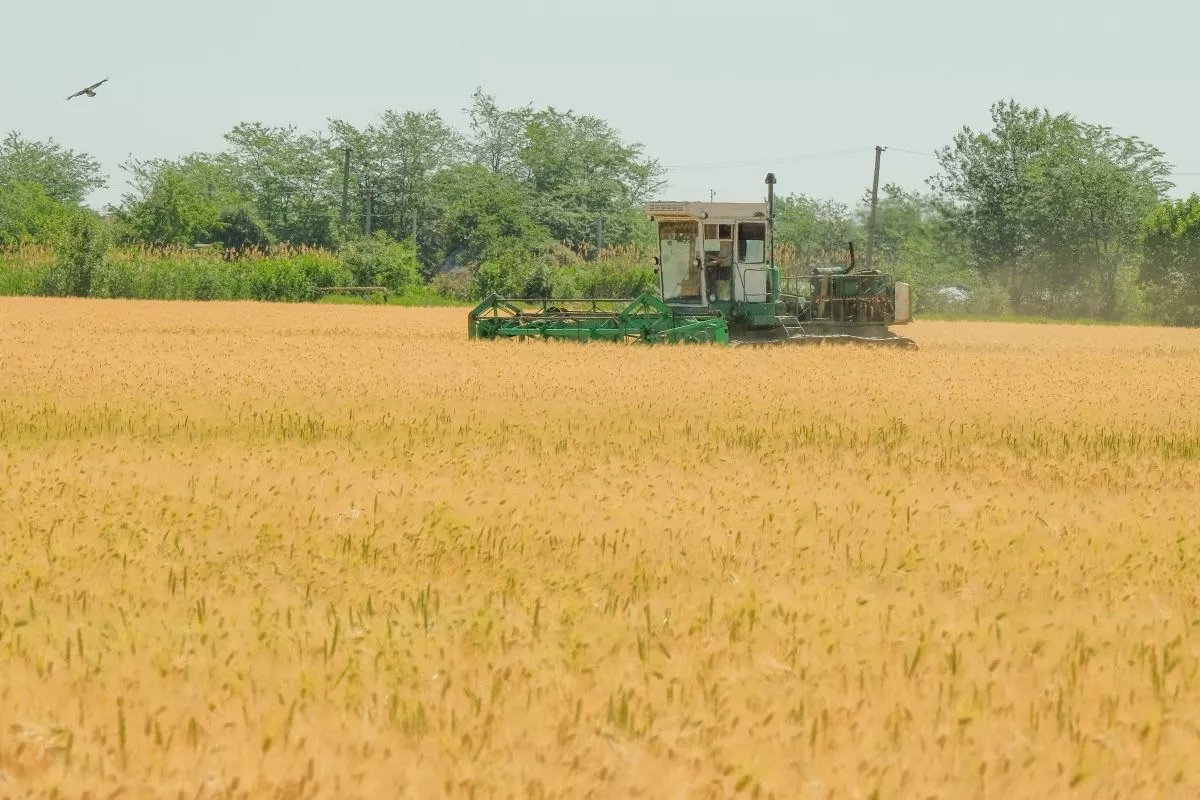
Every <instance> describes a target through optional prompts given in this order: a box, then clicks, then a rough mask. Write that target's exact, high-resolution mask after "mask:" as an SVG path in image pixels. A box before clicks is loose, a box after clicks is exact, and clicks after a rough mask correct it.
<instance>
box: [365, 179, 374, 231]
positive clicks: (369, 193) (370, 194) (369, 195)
mask: <svg viewBox="0 0 1200 800" xmlns="http://www.w3.org/2000/svg"><path fill="white" fill-rule="evenodd" d="M374 194H375V191H374V190H373V189H367V217H366V219H364V220H363V235H364V236H367V237H368V238H369V237H370V236H371V200H372V199H373V196H374Z"/></svg>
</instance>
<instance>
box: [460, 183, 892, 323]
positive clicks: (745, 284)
mask: <svg viewBox="0 0 1200 800" xmlns="http://www.w3.org/2000/svg"><path fill="white" fill-rule="evenodd" d="M774 186H775V176H774V175H768V176H767V202H766V203H713V202H709V203H704V202H663V201H660V202H652V203H648V204H647V205H646V213H647V214H649V216H650V218H651V219H652V220H653V221H654V223H655V226H656V229H657V231H658V255H657V256H655V258H654V264H655V269H656V270H657V272H658V277H659V291H658V293H657V295H649V294H646V295H642V296H641V297H637V298H624V299H599V298H591V299H585V300H564V299H551V298H543V299H519V300H517V299H504V298H500V297H497V296H492V297H489V298H488V299H486V300H484V301H483V302H482V303H480V305H479V306H477V307H476V308H475V309H473V310H472V311H471V314H470V316H469V318H468V332H469V335H470V336H471V337H472V338H484V339H492V338H511V337H515V338H518V339H525V338H526V337H535V338H547V339H549V338H559V339H581V340H592V339H607V340H619V341H642V342H718V343H723V344H739V345H748V344H757V345H764V344H821V343H850V342H858V343H867V344H887V345H895V346H901V347H915V344H914V343H913V342H912V340H911V339H908V338H906V337H903V336H898V335H897V334H895V333H894V332H893V331H891V330H890V328H891V327H892V326H894V325H900V324H904V323H908V322H911V321H912V314H911V307H910V300H909V297H910V294H909V287H908V284H906V283H898V282H895V281H893V280H892V279H891V278H890V277H889V276H888V275H886V274H884V273H882V272H878V271H876V270H873V269H859V268H858V265H857V264H856V262H855V258H854V249H853V245H851V247H850V260H849V263H847V264H845V265H844V266H838V267H820V268H816V269H814V270H813V271H812V272H811V273H809V274H804V275H787V276H784V275H782V274H781V272H780V270H779V268H778V266H777V265H776V263H775V259H774V257H773V253H774V235H773V226H772V220H773V218H774V196H775V195H774Z"/></svg>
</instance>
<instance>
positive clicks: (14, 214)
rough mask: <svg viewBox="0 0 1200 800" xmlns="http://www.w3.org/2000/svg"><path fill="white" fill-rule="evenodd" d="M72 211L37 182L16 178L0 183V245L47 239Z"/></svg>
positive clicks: (50, 237) (59, 227)
mask: <svg viewBox="0 0 1200 800" xmlns="http://www.w3.org/2000/svg"><path fill="white" fill-rule="evenodd" d="M72 213H73V212H72V209H71V207H70V206H68V205H66V204H64V203H62V202H59V201H58V200H55V199H54V198H53V197H51V196H50V193H49V192H47V191H46V187H45V186H42V185H41V184H40V183H30V182H28V181H22V180H18V181H12V182H10V183H7V184H4V185H0V246H13V245H19V244H24V243H33V242H49V241H50V240H52V239H53V238H54V236H55V235H56V234H57V232H58V231H59V230H60V229H61V228H62V226H63V224H64V223H65V222H66V221H67V220H68V219H69V218H70V217H71V214H72Z"/></svg>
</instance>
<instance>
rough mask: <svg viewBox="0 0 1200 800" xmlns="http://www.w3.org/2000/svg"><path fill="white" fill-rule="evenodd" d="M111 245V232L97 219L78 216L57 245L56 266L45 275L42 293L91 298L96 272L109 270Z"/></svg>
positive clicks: (70, 221)
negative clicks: (107, 265)
mask: <svg viewBox="0 0 1200 800" xmlns="http://www.w3.org/2000/svg"><path fill="white" fill-rule="evenodd" d="M108 245H109V237H108V231H107V230H106V229H105V227H104V225H103V223H102V222H101V221H100V219H99V218H98V217H97V216H95V215H94V214H91V213H88V212H84V211H81V212H79V213H77V214H74V215H73V216H72V217H71V219H70V220H69V221H68V222H67V223H66V224H65V225H64V226H63V229H62V231H61V232H60V233H59V236H58V241H56V242H55V248H54V253H55V257H54V265H53V266H52V267H51V268H50V269H49V270H48V271H47V272H46V273H45V274H44V275H43V276H42V279H41V281H40V285H39V294H43V295H50V296H55V297H87V296H89V295H90V294H91V293H92V282H93V277H94V276H95V273H96V272H97V271H98V270H99V271H103V270H104V269H105V264H106V262H107V258H108Z"/></svg>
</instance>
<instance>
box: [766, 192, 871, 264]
mask: <svg viewBox="0 0 1200 800" xmlns="http://www.w3.org/2000/svg"><path fill="white" fill-rule="evenodd" d="M859 232H860V228H859V226H858V225H857V224H856V222H855V220H854V219H853V217H852V216H851V214H850V208H849V206H847V205H846V204H845V203H839V202H836V201H833V200H819V199H817V198H813V197H808V196H807V195H803V194H799V195H795V194H793V195H787V196H784V197H778V198H776V201H775V242H776V245H777V248H776V249H777V251H778V252H779V254H780V255H781V256H783V257H782V258H781V259H780V262H781V266H782V267H783V268H784V269H785V270H787V271H788V272H791V273H795V274H808V273H810V272H812V269H813V267H818V266H829V265H831V264H832V263H837V264H841V263H845V261H846V258H844V257H843V256H844V254H845V253H846V252H847V250H848V248H849V243H850V242H851V241H853V240H855V239H856V238H858V237H859Z"/></svg>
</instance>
